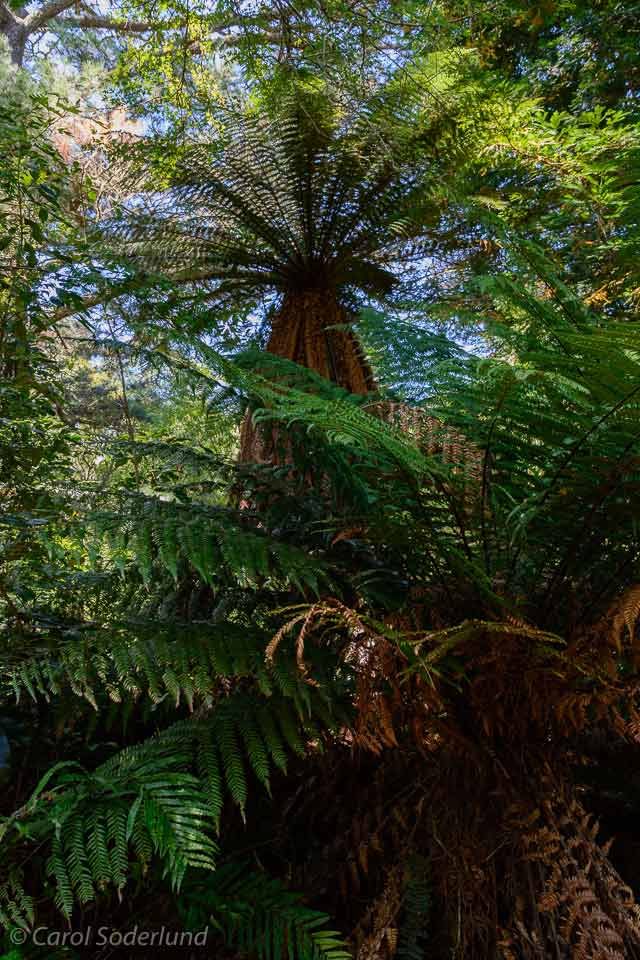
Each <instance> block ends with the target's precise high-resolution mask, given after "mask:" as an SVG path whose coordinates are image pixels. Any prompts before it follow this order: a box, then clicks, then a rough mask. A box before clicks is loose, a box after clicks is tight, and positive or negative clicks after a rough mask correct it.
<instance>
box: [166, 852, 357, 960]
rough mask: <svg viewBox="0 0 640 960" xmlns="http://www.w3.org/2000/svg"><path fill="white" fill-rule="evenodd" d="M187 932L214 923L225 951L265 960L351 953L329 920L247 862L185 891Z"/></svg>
mask: <svg viewBox="0 0 640 960" xmlns="http://www.w3.org/2000/svg"><path fill="white" fill-rule="evenodd" d="M185 902H186V904H187V905H188V906H187V908H186V909H185V914H186V917H185V919H186V922H187V924H188V926H189V927H191V928H194V929H196V928H201V927H202V925H203V924H205V923H213V924H214V926H215V927H216V928H217V929H219V930H220V931H221V932H222V933H223V935H224V939H225V943H226V945H227V946H229V947H232V948H235V949H236V950H238V951H240V952H241V953H242V954H243V955H250V956H256V957H259V958H260V960H269V958H271V957H281V956H284V955H285V954H286V955H287V956H290V957H298V958H300V960H347V958H349V957H351V956H352V954H351V951H350V950H349V948H348V946H347V944H346V943H345V941H344V940H343V939H342V937H341V936H340V934H339V933H336V931H335V930H330V929H327V927H326V924H327V923H328V922H329V917H328V916H327V915H326V914H324V913H321V912H319V911H317V910H312V909H310V908H309V907H307V906H305V905H304V902H303V900H302V898H301V896H300V895H299V894H296V893H292V892H291V891H289V890H287V889H286V888H285V887H283V885H282V884H281V883H279V882H278V881H277V880H275V879H273V878H272V877H269V876H267V875H265V874H264V873H256V872H254V871H252V870H251V869H250V865H249V864H248V863H242V862H239V863H233V864H229V865H225V866H221V867H219V868H218V869H217V871H216V872H215V874H214V875H213V876H212V877H211V878H210V879H209V880H208V881H207V882H206V883H204V884H198V886H197V887H195V886H194V887H193V888H192V889H186V890H185Z"/></svg>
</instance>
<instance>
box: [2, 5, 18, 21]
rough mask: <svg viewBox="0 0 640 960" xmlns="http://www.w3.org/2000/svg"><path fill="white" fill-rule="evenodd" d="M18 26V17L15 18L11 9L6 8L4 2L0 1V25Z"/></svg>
mask: <svg viewBox="0 0 640 960" xmlns="http://www.w3.org/2000/svg"><path fill="white" fill-rule="evenodd" d="M7 23H11V24H15V25H17V24H19V23H20V17H18V16H16V14H15V13H14V12H13V10H12V9H11V7H9V6H7V4H6V3H5V2H4V0H0V24H7Z"/></svg>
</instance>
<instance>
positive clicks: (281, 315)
mask: <svg viewBox="0 0 640 960" xmlns="http://www.w3.org/2000/svg"><path fill="white" fill-rule="evenodd" d="M352 322H353V317H352V316H351V315H350V314H349V313H348V311H347V310H345V308H344V307H343V306H341V305H340V303H339V302H338V300H337V298H336V296H335V294H334V293H332V292H331V291H327V290H304V291H300V292H295V293H289V294H287V295H286V297H285V298H284V301H283V303H282V306H281V308H280V310H279V311H278V313H277V314H276V315H275V317H274V319H273V324H272V327H271V336H270V337H269V342H268V344H267V351H268V352H269V353H272V354H274V355H275V356H278V357H285V358H286V359H288V360H293V361H295V363H299V364H300V365H301V366H304V367H308V368H309V369H310V370H313V371H314V372H315V373H318V374H320V376H322V377H326V379H327V380H331V381H332V382H333V383H336V384H338V386H340V387H343V388H344V389H345V390H348V391H349V392H350V393H357V394H361V395H364V394H367V393H369V392H370V391H372V390H375V388H376V384H375V381H374V378H373V373H372V371H371V367H370V366H369V364H368V362H367V360H366V358H365V357H364V356H363V354H362V351H361V349H360V345H359V343H358V340H357V338H356V336H355V335H354V333H353V332H352V331H351V330H349V329H345V325H348V324H350V323H352ZM276 440H277V437H276V435H275V431H271V432H270V434H269V435H265V432H264V431H261V430H260V429H259V428H256V426H255V425H254V424H253V422H252V420H251V413H250V411H248V412H247V415H246V416H245V419H244V422H243V424H242V429H241V434H240V460H241V461H242V462H258V463H274V462H278V461H279V459H281V457H280V456H279V455H278V452H277V449H276V447H277V443H276Z"/></svg>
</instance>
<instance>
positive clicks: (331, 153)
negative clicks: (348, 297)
mask: <svg viewBox="0 0 640 960" xmlns="http://www.w3.org/2000/svg"><path fill="white" fill-rule="evenodd" d="M438 122H442V118H441V117H439V118H438ZM447 122H452V120H451V118H450V117H449V118H448V120H447ZM430 126H435V127H437V123H436V122H435V121H434V119H433V117H431V118H430V119H429V120H428V121H427V120H425V113H424V109H423V108H421V105H420V103H419V100H418V98H416V97H407V98H406V99H405V103H404V104H403V107H402V109H401V110H400V108H399V107H398V106H397V101H396V102H395V103H394V98H393V96H392V95H387V94H385V92H384V91H378V93H377V94H376V95H375V96H374V97H372V98H371V99H370V100H369V101H368V102H365V103H364V104H359V105H357V106H356V105H349V106H348V107H347V108H346V109H344V108H343V107H339V106H337V105H336V104H335V103H332V102H331V98H330V96H328V95H327V94H320V93H319V92H318V91H314V92H310V91H308V90H304V89H299V90H298V91H297V92H296V94H295V95H294V96H289V97H288V98H287V99H286V100H285V101H284V102H281V103H279V104H278V105H277V107H276V109H275V110H272V112H271V116H269V114H268V113H267V112H266V111H263V112H261V113H258V114H256V113H250V112H248V111H247V112H245V113H244V114H238V113H237V112H236V113H235V115H233V114H231V115H230V116H229V118H228V119H227V121H226V124H225V129H224V131H223V134H222V138H221V140H220V141H217V142H213V143H205V144H203V143H200V144H196V145H194V146H190V147H187V148H186V149H184V150H183V151H182V152H181V155H180V158H179V160H178V162H177V163H176V166H175V169H174V170H173V172H172V174H171V176H170V182H169V186H168V187H167V189H165V190H163V191H160V192H157V191H156V192H153V189H154V188H153V183H152V182H147V184H146V189H147V190H149V191H151V192H150V193H149V194H148V196H147V199H146V203H145V207H144V213H135V212H134V213H133V214H132V215H131V216H128V217H127V219H126V222H125V223H121V224H120V225H118V226H115V225H114V230H115V233H116V235H119V236H120V238H121V239H122V240H124V249H125V252H126V255H127V257H128V258H133V259H134V261H135V260H136V259H137V260H138V262H139V263H140V264H141V265H143V266H144V267H145V268H147V269H149V268H152V269H155V270H157V271H159V272H162V273H165V274H169V275H170V276H172V277H173V278H175V279H183V280H194V279H197V280H199V281H209V282H210V283H211V285H212V289H213V290H214V291H215V292H216V293H217V294H219V295H225V294H228V293H230V292H232V291H242V292H244V294H245V296H246V294H247V292H248V291H249V292H251V293H253V294H256V293H258V294H260V293H264V292H265V291H266V292H287V291H291V290H296V289H311V288H324V289H336V288H343V289H345V288H346V289H347V290H350V291H352V292H356V291H360V292H364V293H365V294H366V295H373V296H381V295H384V294H385V293H387V292H388V291H389V290H390V289H391V288H392V287H393V285H394V283H395V282H396V279H397V274H398V272H399V270H400V265H401V264H402V263H404V264H405V265H406V264H408V262H409V261H410V260H411V259H412V257H420V256H421V255H422V253H423V252H424V243H423V242H422V239H423V238H424V237H425V234H426V230H427V226H428V224H429V223H433V222H434V218H437V215H438V209H439V206H438V200H437V189H438V186H437V185H438V180H439V178H438V172H439V170H440V167H441V165H442V163H444V162H445V161H444V160H443V159H442V153H440V152H438V151H436V150H435V148H434V146H433V139H434V137H435V136H436V135H435V133H434V131H433V130H430V129H429V127H430ZM149 209H150V212H149Z"/></svg>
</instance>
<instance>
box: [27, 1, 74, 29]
mask: <svg viewBox="0 0 640 960" xmlns="http://www.w3.org/2000/svg"><path fill="white" fill-rule="evenodd" d="M76 2H77V0H49V2H48V3H45V5H44V6H43V7H41V8H40V9H39V10H34V12H33V13H30V14H29V16H28V17H25V18H24V20H23V21H22V23H23V26H24V28H25V30H26V32H27V33H33V32H34V31H36V30H39V29H40V27H43V26H44V25H45V23H48V22H49V21H50V20H53V19H54V18H55V17H57V16H58V14H59V13H63V12H64V11H65V10H68V9H69V7H73V6H74V5H75V3H76Z"/></svg>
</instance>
